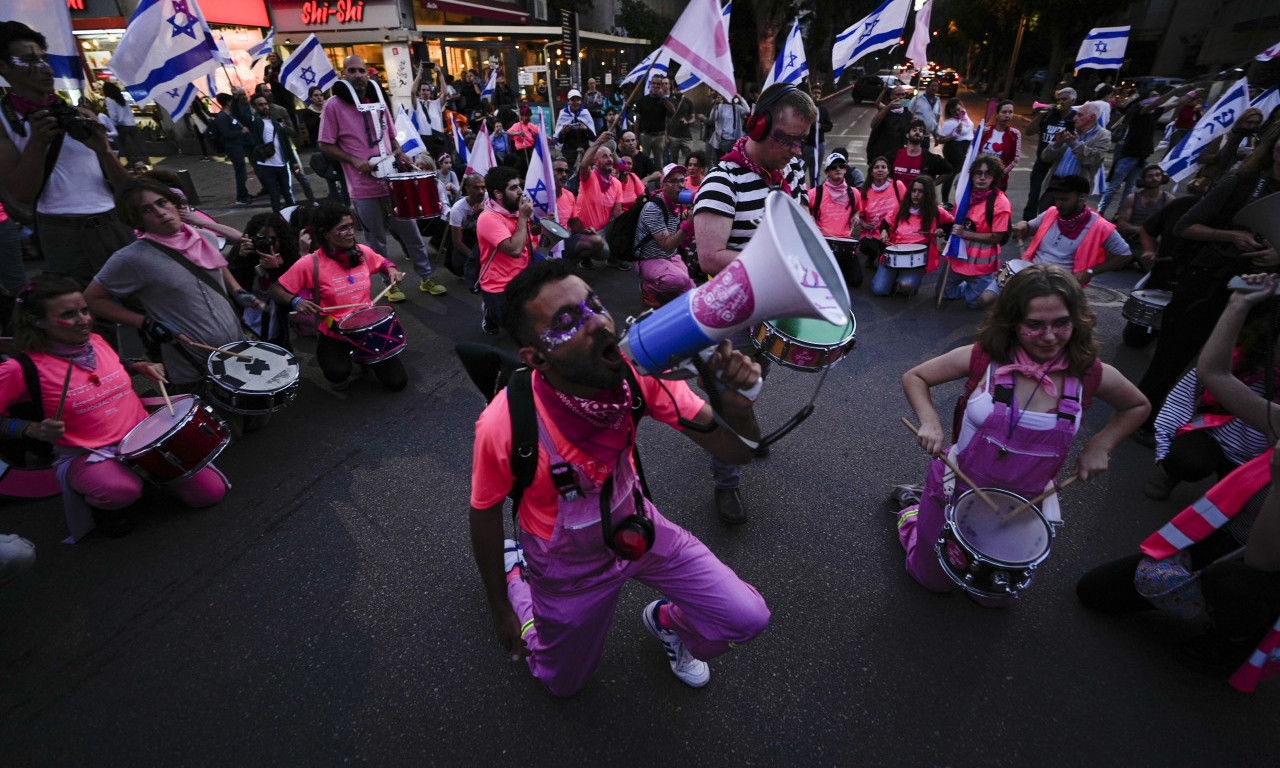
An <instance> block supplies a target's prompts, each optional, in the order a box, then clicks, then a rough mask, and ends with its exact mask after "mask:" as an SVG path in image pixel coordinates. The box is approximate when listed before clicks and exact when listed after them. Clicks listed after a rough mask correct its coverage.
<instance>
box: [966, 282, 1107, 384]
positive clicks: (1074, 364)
mask: <svg viewBox="0 0 1280 768" xmlns="http://www.w3.org/2000/svg"><path fill="white" fill-rule="evenodd" d="M1042 296H1057V297H1059V298H1060V299H1062V303H1063V304H1065V305H1066V306H1067V313H1068V314H1069V315H1070V316H1071V325H1072V330H1071V338H1070V340H1068V341H1067V371H1068V372H1069V373H1070V374H1071V375H1073V376H1084V375H1085V373H1087V372H1088V370H1089V368H1090V367H1091V366H1092V365H1093V361H1094V360H1096V359H1097V357H1098V341H1097V339H1096V338H1094V330H1095V329H1096V327H1097V322H1098V316H1097V315H1095V314H1094V313H1093V310H1092V309H1090V308H1089V300H1088V299H1087V298H1085V295H1084V290H1083V289H1082V288H1081V287H1080V284H1079V283H1078V282H1076V279H1075V277H1073V276H1072V274H1071V273H1070V272H1068V271H1067V270H1065V269H1063V268H1062V267H1059V266H1058V265H1056V264H1032V265H1031V266H1029V267H1027V268H1026V269H1024V270H1022V271H1021V272H1019V273H1018V274H1016V275H1014V276H1013V277H1011V278H1010V279H1009V282H1008V283H1005V285H1004V287H1003V288H1002V289H1001V290H1000V295H999V297H997V298H996V303H995V305H994V306H992V307H991V309H990V310H989V311H988V312H987V316H986V318H985V319H983V321H982V325H981V326H979V327H978V338H977V342H978V346H979V347H981V348H982V351H983V352H986V353H987V354H988V355H989V356H990V357H991V359H992V360H994V361H996V362H997V363H1009V362H1012V361H1013V353H1014V351H1015V350H1016V349H1017V348H1018V345H1019V342H1018V326H1019V325H1020V324H1021V323H1022V321H1023V320H1025V319H1026V317H1027V311H1028V309H1029V308H1030V306H1031V300H1032V299H1038V298H1041V297H1042Z"/></svg>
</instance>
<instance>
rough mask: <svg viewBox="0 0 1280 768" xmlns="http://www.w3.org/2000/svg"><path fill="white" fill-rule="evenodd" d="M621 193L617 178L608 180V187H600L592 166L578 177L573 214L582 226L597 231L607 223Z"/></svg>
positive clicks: (620, 185)
mask: <svg viewBox="0 0 1280 768" xmlns="http://www.w3.org/2000/svg"><path fill="white" fill-rule="evenodd" d="M621 194H622V183H621V182H619V181H618V180H617V179H614V180H613V181H612V182H610V184H609V188H608V189H602V188H601V186H600V174H599V173H597V172H596V170H595V169H594V168H592V169H591V171H590V172H589V173H588V174H587V175H586V176H585V177H582V178H580V179H579V183H578V205H577V207H576V208H575V209H574V215H575V216H577V217H578V221H581V222H582V226H584V227H591V228H593V229H595V230H596V231H597V232H599V231H600V230H602V229H604V226H605V225H606V224H608V223H609V217H610V215H611V214H612V213H613V206H614V205H615V204H616V203H617V202H619V200H620V199H621V198H620V195H621Z"/></svg>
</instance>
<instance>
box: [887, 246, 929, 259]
mask: <svg viewBox="0 0 1280 768" xmlns="http://www.w3.org/2000/svg"><path fill="white" fill-rule="evenodd" d="M928 250H929V246H927V245H923V244H921V243H895V244H893V245H886V246H885V247H884V252H885V253H892V254H897V255H899V256H906V255H909V254H914V253H927V252H928Z"/></svg>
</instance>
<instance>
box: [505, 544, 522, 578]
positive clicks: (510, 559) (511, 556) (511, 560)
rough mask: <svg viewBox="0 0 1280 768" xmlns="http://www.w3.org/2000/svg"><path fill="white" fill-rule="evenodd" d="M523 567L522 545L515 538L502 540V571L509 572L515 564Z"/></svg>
mask: <svg viewBox="0 0 1280 768" xmlns="http://www.w3.org/2000/svg"><path fill="white" fill-rule="evenodd" d="M517 565H518V566H520V568H521V569H524V568H525V567H527V566H525V563H524V547H522V546H520V544H519V543H517V542H516V540H515V539H503V540H502V572H503V573H511V569H512V568H515V567H516V566H517Z"/></svg>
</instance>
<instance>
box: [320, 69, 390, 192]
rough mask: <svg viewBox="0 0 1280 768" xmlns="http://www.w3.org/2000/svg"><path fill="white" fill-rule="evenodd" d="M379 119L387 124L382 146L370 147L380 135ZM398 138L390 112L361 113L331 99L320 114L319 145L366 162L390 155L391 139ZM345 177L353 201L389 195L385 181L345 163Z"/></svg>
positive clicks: (343, 173)
mask: <svg viewBox="0 0 1280 768" xmlns="http://www.w3.org/2000/svg"><path fill="white" fill-rule="evenodd" d="M343 87H345V86H343ZM366 116H367V117H366ZM378 117H381V119H382V121H383V124H384V127H383V129H382V143H381V144H378V143H377V142H374V143H373V145H372V146H370V141H371V140H372V139H373V137H374V136H376V135H377V134H376V133H375V132H374V129H375V128H376V125H375V124H374V120H375V119H377V118H378ZM395 135H396V129H395V127H394V126H393V125H392V124H391V115H390V114H388V110H385V109H384V110H382V111H381V112H361V111H360V110H358V109H356V108H355V107H353V106H351V105H350V104H347V103H345V102H343V101H342V100H341V99H338V98H332V99H329V100H328V101H326V102H325V103H324V110H323V111H321V112H320V135H319V136H318V137H316V141H322V142H324V143H325V144H334V145H337V147H338V149H341V150H342V151H343V152H346V153H347V154H350V155H354V156H356V157H361V158H364V159H366V160H367V159H369V158H371V157H376V156H378V155H386V154H390V153H391V139H390V137H392V136H395ZM342 175H343V177H344V178H345V179H346V181H347V189H348V190H350V192H351V196H352V197H358V198H361V199H367V198H371V197H386V196H387V195H388V194H390V191H389V190H388V188H387V183H386V182H385V181H382V180H380V179H375V178H373V177H372V176H369V175H367V174H363V173H360V172H359V171H357V170H356V169H355V168H353V167H351V166H350V165H347V164H346V163H342Z"/></svg>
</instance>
